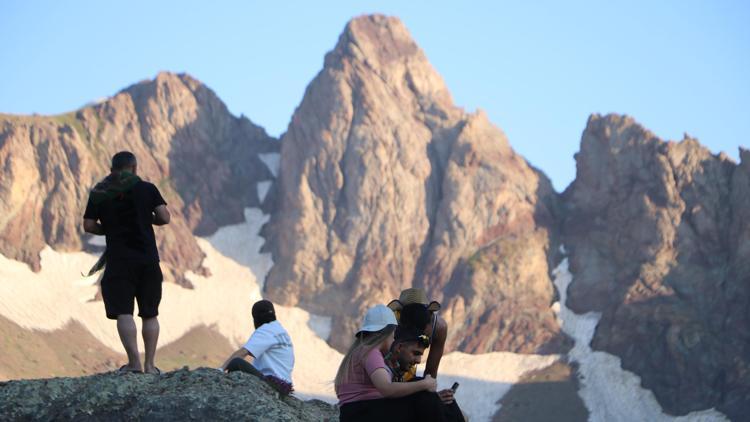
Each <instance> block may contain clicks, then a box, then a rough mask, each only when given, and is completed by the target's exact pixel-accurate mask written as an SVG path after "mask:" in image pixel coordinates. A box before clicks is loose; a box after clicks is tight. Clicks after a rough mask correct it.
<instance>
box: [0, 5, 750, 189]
mask: <svg viewBox="0 0 750 422" xmlns="http://www.w3.org/2000/svg"><path fill="white" fill-rule="evenodd" d="M376 12H377V13H385V14H389V15H395V16H398V17H400V18H401V19H402V20H403V21H404V23H405V24H406V26H407V27H408V28H409V30H410V32H411V33H412V36H413V37H414V39H415V40H416V41H417V43H418V44H419V45H420V46H421V47H422V49H423V50H424V51H425V53H426V54H427V56H428V58H429V59H430V61H431V62H432V64H433V66H434V67H435V68H436V69H437V70H438V72H440V73H441V74H442V76H443V78H444V79H445V81H446V83H447V85H448V87H449V89H450V90H451V92H452V94H453V98H454V100H455V102H456V104H458V105H460V106H462V107H464V108H466V109H467V110H469V111H472V110H475V109H477V108H481V109H483V110H485V111H486V112H487V113H488V115H489V116H490V119H491V120H492V121H493V122H494V123H495V124H497V125H498V126H499V127H501V128H502V129H503V130H504V131H505V132H506V133H507V135H508V137H509V139H510V142H511V145H512V146H513V147H514V148H515V149H516V151H518V152H519V153H521V154H522V155H524V156H525V157H526V158H527V159H528V160H529V161H530V162H531V163H532V164H533V165H535V166H537V167H538V168H540V169H542V170H544V172H545V173H547V175H548V176H550V178H551V179H552V181H553V183H554V185H555V187H556V188H557V190H563V189H564V188H565V187H566V186H567V185H568V184H569V183H570V182H571V181H572V179H573V178H574V177H575V162H574V159H573V154H574V153H575V152H576V151H577V150H578V146H579V142H580V136H581V132H582V131H583V129H584V126H585V124H586V119H587V117H588V115H589V114H591V113H609V112H616V113H624V114H629V115H631V116H633V117H635V119H636V120H638V121H639V122H640V123H642V124H643V125H644V126H646V127H647V128H649V129H651V130H652V131H653V132H654V133H656V134H657V135H658V136H660V137H662V138H665V139H681V138H682V134H683V133H684V132H687V133H689V134H690V135H692V136H695V137H698V138H699V139H700V141H701V142H702V143H703V144H704V145H706V146H708V147H709V148H710V149H711V150H712V151H713V152H719V151H725V152H727V153H728V154H729V155H730V156H732V157H734V158H735V159H736V158H737V155H738V154H737V147H738V146H740V145H743V146H745V147H750V24H748V22H750V2H748V1H725V0H716V1H709V0H705V1H671V0H669V1H666V0H665V1H630V2H624V1H608V2H604V1H598V2H593V1H592V2H578V1H566V2H560V1H549V2H547V1H536V2H521V1H514V2H503V1H488V2H469V1H466V2H440V1H378V2H374V1H351V0H350V1H326V2H324V1H321V2H303V1H297V2H281V1H278V2H269V1H264V2H256V1H242V2H230V1H223V2H193V1H179V2H168V1H150V2H148V1H127V2H124V1H123V2H114V1H112V2H108V1H88V2H86V1H20V0H19V1H4V2H2V3H0V40H2V41H1V42H0V57H2V65H0V112H4V113H15V114H29V113H34V112H35V113H40V114H57V113H62V112H66V111H71V110H74V109H76V108H78V107H80V106H82V105H83V104H85V103H87V102H89V101H92V100H94V99H97V98H101V97H105V96H109V95H112V94H114V93H116V92H117V91H119V90H120V89H122V88H125V87H126V86H128V85H131V84H133V83H135V82H137V81H139V80H142V79H147V78H153V77H154V76H155V75H156V73H157V72H159V71H162V70H169V71H174V72H188V73H190V74H191V75H193V76H194V77H196V78H198V79H199V80H201V81H202V82H204V83H205V84H207V85H208V86H209V87H211V88H212V89H213V90H214V91H216V93H217V94H218V95H219V96H220V97H221V98H222V99H223V100H224V101H225V102H226V103H227V105H228V106H229V109H230V110H231V111H232V112H233V113H235V114H238V115H239V114H244V115H246V116H247V117H249V118H250V119H251V120H252V121H254V122H255V123H257V124H259V125H261V126H263V127H264V128H266V130H267V131H268V132H269V133H270V134H272V135H275V136H278V135H280V134H281V133H282V132H284V131H285V130H286V126H287V124H288V123H289V120H290V118H291V115H292V113H293V111H294V109H295V107H296V106H297V105H298V104H299V102H300V100H301V98H302V95H303V93H304V89H305V87H306V86H307V84H308V83H309V82H310V80H311V79H312V78H313V77H314V76H315V75H316V73H317V72H318V71H319V70H320V69H321V67H322V64H323V56H324V54H325V53H326V52H327V51H328V50H330V49H331V48H333V46H334V45H335V43H336V40H337V38H338V35H339V34H340V33H341V31H342V29H343V27H344V25H345V24H346V22H347V21H348V20H349V19H351V18H352V17H354V16H357V15H360V14H364V13H376Z"/></svg>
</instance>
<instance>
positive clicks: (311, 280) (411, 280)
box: [265, 15, 564, 352]
mask: <svg viewBox="0 0 750 422" xmlns="http://www.w3.org/2000/svg"><path fill="white" fill-rule="evenodd" d="M278 181H279V183H278V192H279V202H278V204H277V210H276V212H275V213H274V214H273V215H272V218H271V221H270V224H269V225H268V226H267V228H266V231H265V234H266V235H267V240H268V244H267V247H268V248H269V249H270V250H271V252H272V253H273V259H274V266H273V268H272V269H271V271H270V273H269V275H268V277H267V279H266V285H265V286H266V294H267V295H268V297H270V298H271V299H272V300H274V301H278V302H281V303H285V304H290V305H294V304H300V305H302V306H303V307H306V308H307V309H309V310H311V311H312V312H316V313H322V314H325V315H332V316H334V317H335V318H334V329H333V330H332V333H333V337H332V338H331V343H332V344H333V345H335V346H336V347H339V348H341V349H343V348H345V347H346V346H347V345H348V344H349V343H350V341H351V340H350V336H351V334H352V333H353V331H354V330H355V327H356V324H357V319H358V318H359V316H360V315H362V314H363V313H364V309H365V308H366V307H367V306H369V305H371V304H374V303H387V302H388V301H390V300H391V299H393V298H395V297H397V296H398V294H399V292H400V290H401V289H403V288H406V287H411V286H420V287H424V288H426V289H427V290H428V291H429V293H430V295H431V296H432V297H435V298H437V299H441V298H443V297H444V289H447V291H449V292H451V294H452V295H454V296H456V297H451V298H448V297H445V301H446V312H445V313H444V315H445V316H446V318H448V319H451V318H452V315H453V313H454V312H456V316H457V317H456V319H455V323H454V324H453V325H452V327H453V328H452V329H453V330H454V331H453V332H452V333H451V336H452V340H451V341H452V342H454V343H452V346H455V345H460V346H459V347H461V348H462V350H466V351H482V352H484V351H491V350H514V351H520V350H523V351H538V350H544V351H553V350H560V345H561V344H562V342H564V341H562V340H560V336H559V327H558V326H557V324H556V322H555V321H556V320H555V318H554V315H553V313H552V311H551V310H550V309H549V304H550V303H551V302H552V298H553V294H554V292H553V289H552V287H551V286H552V284H551V282H550V280H549V275H548V274H549V271H548V270H549V268H548V264H549V262H548V259H547V250H548V249H552V250H554V246H552V245H550V232H549V230H548V229H549V227H548V224H547V223H549V221H550V219H549V218H547V219H544V218H541V217H539V216H543V215H550V213H551V211H550V209H554V207H555V205H554V204H555V203H556V200H557V198H556V194H555V193H554V191H553V190H552V189H551V186H550V185H549V181H548V180H547V179H546V177H544V176H543V175H542V174H541V173H539V172H537V171H536V170H534V169H533V168H531V166H529V165H528V163H526V161H525V160H523V158H521V157H520V156H518V155H516V154H515V153H513V151H512V150H511V149H510V147H509V146H508V143H507V140H506V138H505V135H504V134H503V133H502V131H500V130H499V129H498V128H496V127H495V126H494V125H492V124H491V123H490V122H489V121H488V120H487V117H486V115H485V114H484V113H481V112H478V113H476V114H472V115H468V114H466V113H465V112H464V111H463V110H462V109H460V108H458V107H456V106H455V105H454V104H453V102H452V100H451V98H450V94H449V93H448V90H447V88H446V87H445V84H444V82H443V80H442V78H440V76H439V75H438V73H437V72H436V71H435V69H434V68H433V67H432V66H431V65H430V63H429V62H428V61H427V58H426V57H425V55H424V53H423V52H422V51H421V50H420V49H419V48H418V47H417V46H416V43H415V42H414V41H413V40H412V39H411V37H410V36H409V34H408V32H407V31H406V29H405V28H404V26H403V24H402V23H401V22H400V21H399V20H397V19H395V18H388V17H384V16H380V15H375V16H364V17H360V18H357V19H354V20H353V21H351V22H350V23H349V24H348V25H347V27H346V29H345V30H344V33H343V34H342V35H341V37H340V39H339V42H338V44H337V45H336V47H335V48H334V50H333V51H332V52H330V53H329V54H328V55H327V57H326V61H325V66H324V68H323V69H322V70H321V72H320V73H319V74H318V75H317V76H316V77H315V79H314V80H313V81H312V82H311V84H310V85H309V87H308V89H307V91H306V93H305V96H304V98H303V100H302V103H301V104H300V106H299V107H298V108H297V110H296V111H295V114H294V116H293V118H292V123H291V124H290V126H289V129H288V131H287V132H286V134H285V135H284V136H283V138H282V148H281V170H280V176H279V180H278ZM538 217H539V218H538ZM504 240H505V242H504ZM488 246H490V247H489V248H488ZM525 246H529V247H530V248H531V249H533V250H534V253H533V254H531V255H533V257H531V258H530V261H528V262H526V263H524V264H523V265H522V264H521V262H520V261H519V260H516V259H515V258H512V256H513V255H512V254H513V250H516V249H517V248H522V247H525ZM472 256H474V259H470V258H471V257H472ZM480 257H481V258H482V259H479V258H480ZM468 261H471V265H469V264H467V262H468ZM521 266H523V268H524V269H521ZM507 267H512V270H510V272H509V273H514V274H520V276H521V277H523V278H524V280H526V281H528V283H529V284H534V285H535V286H534V287H533V288H529V285H525V286H523V288H525V291H526V294H524V295H523V299H521V302H523V303H521V302H518V301H516V298H512V299H511V298H510V297H512V296H513V295H512V294H509V295H508V297H509V300H508V301H507V302H505V303H504V304H503V305H504V306H499V307H498V306H496V305H497V304H496V303H493V302H492V301H490V300H486V301H485V300H484V299H483V300H482V301H477V302H472V298H474V297H475V296H482V295H478V289H481V290H482V291H488V290H494V289H499V288H502V287H500V286H498V284H505V283H507V282H508V279H507V278H503V277H497V275H498V273H499V272H504V271H506V270H507ZM516 270H517V271H516ZM476 275H481V277H480V279H476V280H475V281H474V282H472V281H470V280H472V279H474V277H475V276H476ZM449 283H452V284H451V286H452V287H448V284H449ZM511 284H512V285H517V284H516V283H511ZM458 286H462V287H460V288H459V287H458ZM506 287H510V284H508V285H506ZM511 288H512V287H511ZM459 298H461V299H460V300H459ZM449 299H450V301H451V303H448V302H449ZM454 300H458V302H457V303H453V302H452V301H454ZM480 302H481V303H480ZM517 307H521V308H524V309H527V310H528V311H529V313H528V314H526V313H523V315H521V314H519V313H514V312H513V311H512V310H513V309H516V308H517ZM490 309H493V310H490ZM514 315H515V316H514ZM516 317H518V319H519V320H518V324H514V323H512V322H508V323H507V324H505V327H506V330H505V331H504V332H502V333H501V334H499V335H495V333H493V334H492V335H491V336H483V335H482V333H481V332H480V331H481V330H479V329H478V327H479V326H480V325H482V324H483V322H486V321H491V322H489V323H487V324H485V325H487V326H494V324H495V322H499V321H500V320H501V319H504V318H507V321H510V320H514V319H515V318H516ZM459 320H460V322H459ZM529 321H531V322H529ZM529 324H531V325H534V326H535V327H536V324H539V325H540V326H543V328H541V329H540V330H539V332H538V333H537V334H538V335H537V334H535V338H534V339H532V340H531V341H521V337H523V338H524V339H527V334H526V332H528V330H527V329H526V328H528V326H529ZM523 327H526V328H523ZM522 330H525V331H524V333H522V332H521V331H522ZM469 337H473V338H476V340H474V341H465V340H466V339H467V338H469ZM479 338H481V340H480V339H479ZM547 346H549V347H547Z"/></svg>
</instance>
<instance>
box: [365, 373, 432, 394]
mask: <svg viewBox="0 0 750 422" xmlns="http://www.w3.org/2000/svg"><path fill="white" fill-rule="evenodd" d="M370 380H371V381H372V384H373V385H374V386H375V388H376V389H377V390H378V392H380V394H382V395H383V397H390V398H396V397H404V396H408V395H409V394H414V393H417V392H420V391H422V390H427V391H432V392H434V391H435V389H437V382H436V381H435V379H434V378H432V377H431V376H429V375H425V377H424V379H421V380H419V381H413V382H392V381H391V374H390V373H389V372H388V370H386V369H385V368H378V369H376V370H375V371H373V373H372V374H370Z"/></svg>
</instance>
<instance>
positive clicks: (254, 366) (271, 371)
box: [219, 300, 294, 395]
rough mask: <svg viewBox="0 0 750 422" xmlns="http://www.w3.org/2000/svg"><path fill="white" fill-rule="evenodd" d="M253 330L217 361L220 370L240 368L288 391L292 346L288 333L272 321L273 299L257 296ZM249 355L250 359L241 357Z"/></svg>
mask: <svg viewBox="0 0 750 422" xmlns="http://www.w3.org/2000/svg"><path fill="white" fill-rule="evenodd" d="M252 314H253V324H254V325H255V331H254V332H253V334H252V335H251V336H250V339H248V340H247V343H245V345H244V346H242V347H241V348H239V349H238V350H237V351H236V352H234V353H232V355H231V356H229V358H228V359H227V360H226V362H224V364H223V365H221V368H219V369H221V370H226V371H229V372H232V371H242V372H247V373H250V374H253V375H256V376H258V377H260V378H263V379H265V380H266V381H268V382H269V383H270V384H271V386H273V387H274V388H275V389H276V390H277V391H279V392H280V393H282V394H283V395H287V394H289V393H291V392H292V391H293V390H294V388H293V387H292V369H293V368H294V347H293V346H292V339H291V338H290V337H289V333H287V331H286V330H285V329H284V327H282V326H281V324H280V323H279V322H278V321H276V310H275V309H274V307H273V303H271V302H269V301H267V300H260V301H258V302H255V304H254V305H253V311H252ZM248 356H249V357H250V361H249V362H248V361H247V360H245V358H246V357H248Z"/></svg>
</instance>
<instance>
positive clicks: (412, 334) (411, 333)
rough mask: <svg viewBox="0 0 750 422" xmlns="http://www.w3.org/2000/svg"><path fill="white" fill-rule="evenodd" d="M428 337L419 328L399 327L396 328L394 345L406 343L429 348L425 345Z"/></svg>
mask: <svg viewBox="0 0 750 422" xmlns="http://www.w3.org/2000/svg"><path fill="white" fill-rule="evenodd" d="M425 341H427V337H426V336H425V335H424V334H423V333H422V330H420V329H419V328H417V327H412V326H410V325H399V326H398V327H396V332H395V333H394V334H393V345H394V346H395V345H397V344H404V343H418V344H420V345H421V346H423V347H427V346H428V344H425Z"/></svg>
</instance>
